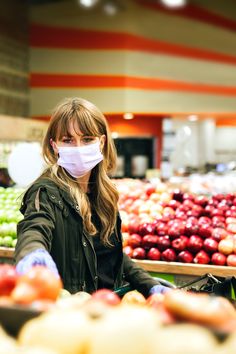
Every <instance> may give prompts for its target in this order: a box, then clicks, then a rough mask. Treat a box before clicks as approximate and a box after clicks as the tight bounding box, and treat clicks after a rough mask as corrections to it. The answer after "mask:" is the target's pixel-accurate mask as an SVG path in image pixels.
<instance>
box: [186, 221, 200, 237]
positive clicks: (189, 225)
mask: <svg viewBox="0 0 236 354" xmlns="http://www.w3.org/2000/svg"><path fill="white" fill-rule="evenodd" d="M198 229H199V227H198V224H197V223H196V224H195V223H193V222H188V221H187V222H186V225H185V231H184V233H185V235H189V236H190V235H196V234H197V233H198Z"/></svg>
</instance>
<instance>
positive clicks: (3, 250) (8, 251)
mask: <svg viewBox="0 0 236 354" xmlns="http://www.w3.org/2000/svg"><path fill="white" fill-rule="evenodd" d="M13 254H14V248H8V247H0V258H13Z"/></svg>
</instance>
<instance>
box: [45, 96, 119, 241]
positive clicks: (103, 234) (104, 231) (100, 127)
mask: <svg viewBox="0 0 236 354" xmlns="http://www.w3.org/2000/svg"><path fill="white" fill-rule="evenodd" d="M71 123H72V124H73V126H74V127H76V126H78V127H79V129H80V130H81V131H82V132H83V134H85V135H88V136H98V137H99V136H102V135H105V137H106V141H105V144H104V147H103V151H102V153H103V160H102V161H101V162H100V163H99V164H98V165H97V166H95V167H94V169H93V170H92V172H91V176H90V180H89V186H90V191H91V194H92V202H93V208H94V209H95V210H96V213H97V215H98V217H99V219H100V222H101V230H100V238H101V240H102V241H103V243H104V244H107V245H111V243H110V242H109V237H110V235H111V233H112V231H113V230H114V228H115V225H116V218H117V212H118V206H117V203H118V191H117V189H116V187H115V185H114V183H113V182H112V181H111V179H110V178H109V174H110V173H112V172H113V171H114V169H115V167H116V158H117V154H116V149H115V145H114V142H113V140H112V138H111V134H110V130H109V127H108V124H107V121H106V118H105V117H104V115H103V114H102V112H101V111H100V110H99V109H98V108H97V107H96V106H95V105H94V104H92V103H91V102H89V101H87V100H85V99H82V98H67V99H64V100H63V101H62V102H61V103H60V104H59V105H58V106H57V107H56V108H55V110H54V112H53V114H52V117H51V120H50V122H49V126H48V130H47V133H46V135H45V138H44V141H43V157H44V159H45V161H46V163H47V164H48V168H47V169H46V170H45V172H44V174H43V175H44V176H46V177H48V178H50V179H53V180H54V181H56V183H57V184H58V185H59V186H60V187H61V188H64V189H66V190H68V189H69V192H70V193H71V195H72V197H73V199H74V200H75V202H76V203H77V204H78V205H79V209H80V214H81V216H82V218H83V222H84V228H85V231H86V232H87V233H88V234H90V235H95V234H96V233H97V230H96V227H95V225H94V224H93V223H92V219H91V216H92V212H91V206H90V202H89V199H88V196H87V195H86V193H84V192H83V191H82V189H81V188H80V186H79V184H78V182H77V181H76V180H75V179H73V178H72V177H71V176H69V175H68V173H66V171H65V170H64V169H63V168H62V167H60V166H58V165H57V159H58V156H57V155H55V153H54V150H53V148H52V146H51V144H50V141H51V139H52V140H53V141H56V140H60V139H61V138H62V137H63V136H67V135H68V132H69V131H70V130H69V127H70V124H71Z"/></svg>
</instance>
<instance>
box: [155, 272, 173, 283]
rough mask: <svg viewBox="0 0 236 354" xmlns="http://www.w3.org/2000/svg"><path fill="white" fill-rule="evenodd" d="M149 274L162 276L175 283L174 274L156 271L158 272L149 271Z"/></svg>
mask: <svg viewBox="0 0 236 354" xmlns="http://www.w3.org/2000/svg"><path fill="white" fill-rule="evenodd" d="M149 274H150V275H151V276H152V277H154V278H155V277H158V278H162V279H164V280H167V281H169V282H170V283H172V284H175V276H174V275H173V274H164V273H156V272H149Z"/></svg>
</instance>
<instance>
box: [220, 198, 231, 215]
mask: <svg viewBox="0 0 236 354" xmlns="http://www.w3.org/2000/svg"><path fill="white" fill-rule="evenodd" d="M229 208H230V207H229V205H228V203H227V202H224V201H221V202H220V203H219V204H218V205H217V209H219V210H222V211H223V213H225V212H226V211H227V210H230V209H229Z"/></svg>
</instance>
